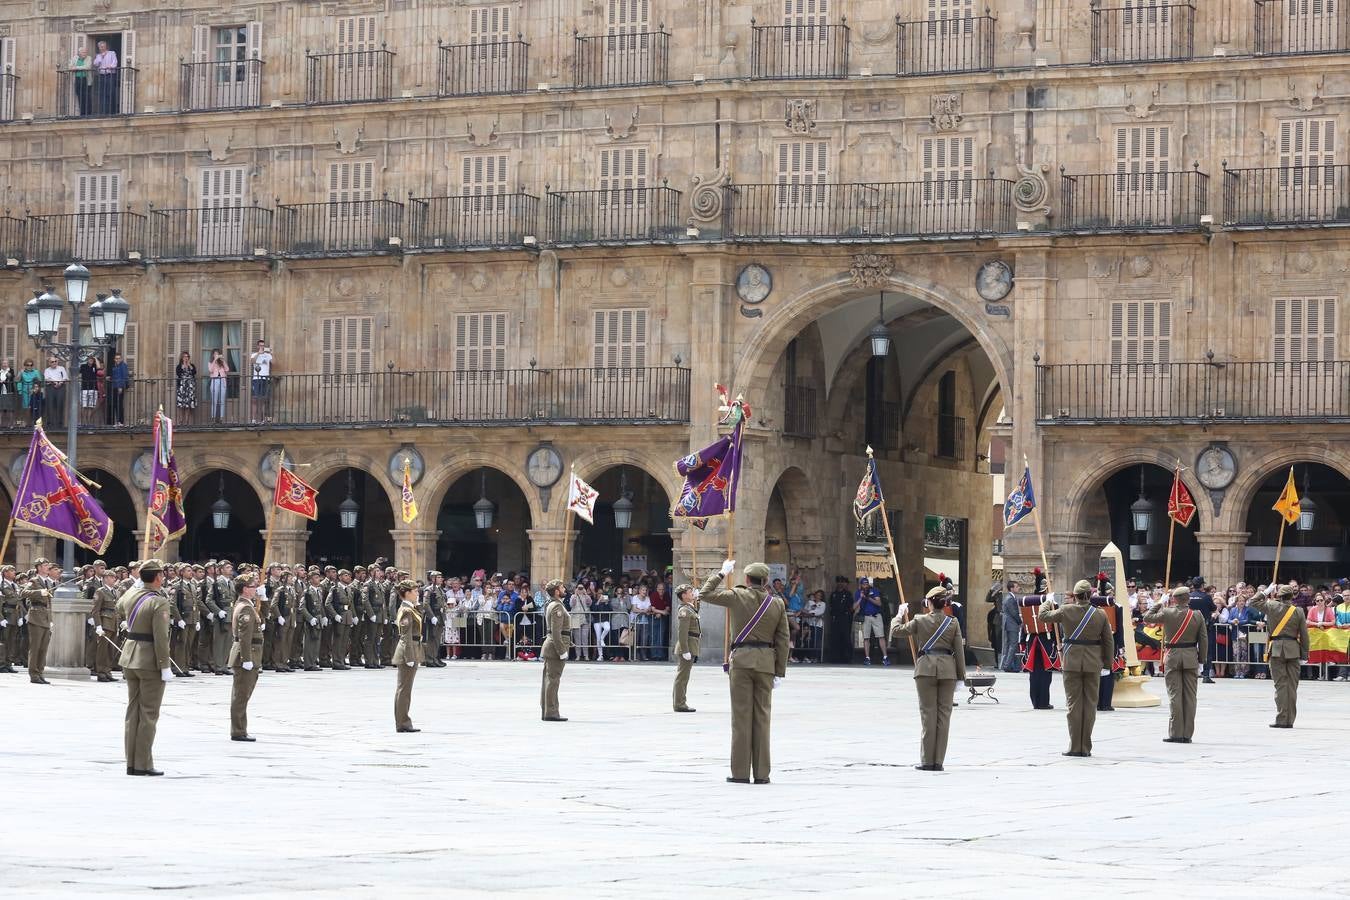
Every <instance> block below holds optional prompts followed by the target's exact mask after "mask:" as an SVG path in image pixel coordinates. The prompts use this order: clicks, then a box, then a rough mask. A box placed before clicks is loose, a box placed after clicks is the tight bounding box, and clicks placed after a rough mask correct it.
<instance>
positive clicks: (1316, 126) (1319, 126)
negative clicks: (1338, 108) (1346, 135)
mask: <svg viewBox="0 0 1350 900" xmlns="http://www.w3.org/2000/svg"><path fill="white" fill-rule="evenodd" d="M1279 154H1280V163H1279V165H1280V187H1281V188H1285V189H1291V188H1292V189H1298V188H1302V187H1305V186H1307V187H1331V186H1332V185H1333V184H1335V178H1336V170H1335V169H1334V168H1332V167H1333V166H1335V165H1336V121H1335V119H1329V118H1316V119H1314V118H1304V119H1284V120H1283V121H1281V122H1280V146H1279Z"/></svg>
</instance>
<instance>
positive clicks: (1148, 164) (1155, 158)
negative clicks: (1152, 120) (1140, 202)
mask: <svg viewBox="0 0 1350 900" xmlns="http://www.w3.org/2000/svg"><path fill="white" fill-rule="evenodd" d="M1171 135H1172V131H1171V128H1170V126H1167V125H1135V126H1131V127H1128V128H1117V129H1116V173H1117V176H1118V177H1117V178H1116V190H1118V191H1125V190H1129V191H1138V190H1145V191H1152V190H1166V189H1167V175H1166V174H1165V173H1166V172H1167V171H1168V170H1169V169H1170V168H1171V160H1172V146H1171V144H1172V141H1171ZM1124 175H1130V176H1133V177H1130V178H1124V177H1120V176H1124Z"/></svg>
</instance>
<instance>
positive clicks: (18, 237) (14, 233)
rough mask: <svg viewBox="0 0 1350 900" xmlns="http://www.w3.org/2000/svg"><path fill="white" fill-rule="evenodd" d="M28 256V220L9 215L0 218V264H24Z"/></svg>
mask: <svg viewBox="0 0 1350 900" xmlns="http://www.w3.org/2000/svg"><path fill="white" fill-rule="evenodd" d="M6 213H8V211H6ZM27 255H28V220H27V219H20V218H19V217H17V216H11V215H8V214H6V215H4V216H0V262H3V263H5V264H8V263H9V261H10V260H13V261H14V263H15V264H18V263H22V262H23V261H24V259H26V258H27Z"/></svg>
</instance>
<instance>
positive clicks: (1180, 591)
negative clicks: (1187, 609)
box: [1172, 587, 1191, 600]
mask: <svg viewBox="0 0 1350 900" xmlns="http://www.w3.org/2000/svg"><path fill="white" fill-rule="evenodd" d="M1172 596H1173V597H1180V598H1182V599H1183V600H1185V599H1187V598H1188V597H1190V596H1191V592H1190V591H1188V590H1186V589H1185V588H1184V587H1177V588H1172Z"/></svg>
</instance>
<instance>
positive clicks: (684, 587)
mask: <svg viewBox="0 0 1350 900" xmlns="http://www.w3.org/2000/svg"><path fill="white" fill-rule="evenodd" d="M693 589H694V586H693V585H692V584H690V583H689V582H687V581H682V582H680V583H679V584H677V585H675V596H676V597H677V598H678V597H679V596H680V595H681V594H683V593H684V592H685V591H692V590H693Z"/></svg>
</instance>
